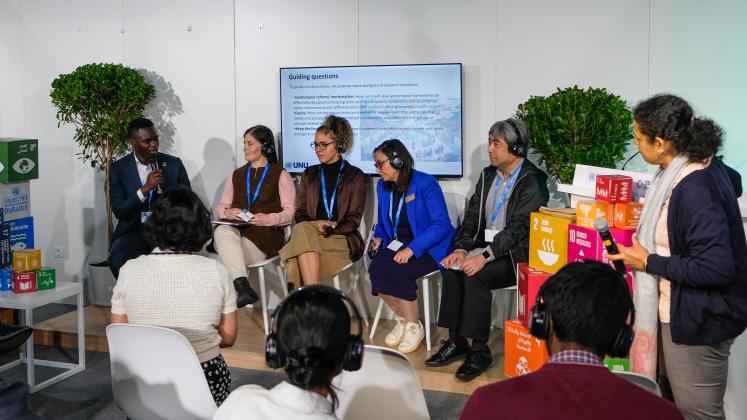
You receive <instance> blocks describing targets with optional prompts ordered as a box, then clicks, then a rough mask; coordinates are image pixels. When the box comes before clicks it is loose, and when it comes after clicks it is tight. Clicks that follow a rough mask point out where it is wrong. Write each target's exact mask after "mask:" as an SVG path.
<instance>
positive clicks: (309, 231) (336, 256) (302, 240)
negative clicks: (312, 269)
mask: <svg viewBox="0 0 747 420" xmlns="http://www.w3.org/2000/svg"><path fill="white" fill-rule="evenodd" d="M304 252H316V253H317V254H319V256H320V258H321V266H320V267H319V278H320V279H327V278H330V277H332V276H334V275H335V274H337V273H339V272H340V270H341V269H342V267H345V266H346V265H348V264H350V250H349V249H348V239H347V237H345V235H332V236H329V237H326V236H323V235H320V234H319V232H317V230H316V227H314V225H313V224H311V223H310V222H301V223H297V224H296V225H295V226H293V231H292V232H291V237H290V241H288V243H287V244H285V246H284V247H282V248H281V249H280V252H279V254H280V260H281V261H283V262H284V263H285V278H286V280H288V281H289V282H291V283H293V285H294V286H295V287H298V286H300V285H301V272H300V270H299V268H298V256H299V255H301V254H303V253H304Z"/></svg>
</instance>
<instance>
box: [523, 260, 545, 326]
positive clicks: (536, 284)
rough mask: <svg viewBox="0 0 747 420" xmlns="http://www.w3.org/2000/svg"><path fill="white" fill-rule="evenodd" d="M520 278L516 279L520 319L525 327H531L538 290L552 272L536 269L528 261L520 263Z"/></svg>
mask: <svg viewBox="0 0 747 420" xmlns="http://www.w3.org/2000/svg"><path fill="white" fill-rule="evenodd" d="M518 272H519V278H518V279H517V281H516V289H517V293H516V299H517V301H518V302H517V305H516V306H517V308H518V312H519V316H518V320H519V322H521V323H522V324H523V325H524V327H526V328H529V320H530V319H531V315H530V314H531V312H532V306H534V301H535V300H536V299H537V292H539V288H540V286H542V283H544V282H545V280H547V279H548V278H549V277H550V276H551V274H550V273H545V272H544V271H539V270H535V269H533V268H530V267H529V266H528V265H527V264H526V263H519V264H518Z"/></svg>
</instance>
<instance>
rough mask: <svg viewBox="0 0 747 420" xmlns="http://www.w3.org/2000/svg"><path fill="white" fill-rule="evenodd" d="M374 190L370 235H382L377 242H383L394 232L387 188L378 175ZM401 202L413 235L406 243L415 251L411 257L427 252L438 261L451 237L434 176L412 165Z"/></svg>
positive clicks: (449, 222) (384, 243)
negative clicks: (376, 201)
mask: <svg viewBox="0 0 747 420" xmlns="http://www.w3.org/2000/svg"><path fill="white" fill-rule="evenodd" d="M376 194H377V196H378V199H379V211H378V220H379V222H378V223H377V224H376V230H375V231H374V236H375V237H377V238H381V239H382V241H383V242H382V243H381V246H387V244H389V242H390V241H391V240H392V237H393V236H394V235H393V232H392V229H393V228H392V222H391V220H390V218H389V216H388V215H387V213H388V212H389V199H390V197H389V191H387V190H385V189H384V180H382V179H380V180H379V182H378V184H377V185H376ZM410 198H412V199H410ZM405 202H406V204H405V206H407V220H408V221H409V222H410V228H411V229H412V233H413V236H414V237H415V239H413V240H412V242H410V243H409V244H408V245H407V246H408V248H410V249H411V250H412V252H413V254H415V258H420V257H421V256H422V255H423V254H424V253H425V252H427V253H429V254H430V256H431V257H433V260H435V261H436V263H437V264H438V263H440V262H441V260H443V259H444V258H445V257H446V256H447V255H449V253H450V252H451V240H452V239H453V238H454V227H453V226H451V220H450V219H449V212H448V211H447V210H446V200H444V193H443V191H441V187H439V185H438V182H436V179H435V178H434V177H432V176H430V175H428V174H426V173H423V172H420V171H416V170H414V169H413V171H412V179H411V180H410V186H409V187H407V193H406V194H405Z"/></svg>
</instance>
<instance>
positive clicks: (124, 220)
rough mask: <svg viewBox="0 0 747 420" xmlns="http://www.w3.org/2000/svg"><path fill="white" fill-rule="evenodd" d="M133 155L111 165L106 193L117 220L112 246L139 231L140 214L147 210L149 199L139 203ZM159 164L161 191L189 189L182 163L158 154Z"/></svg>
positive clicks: (140, 184) (169, 156)
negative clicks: (129, 233) (119, 239)
mask: <svg viewBox="0 0 747 420" xmlns="http://www.w3.org/2000/svg"><path fill="white" fill-rule="evenodd" d="M135 159H136V158H135V155H134V154H132V153H129V154H128V155H126V156H125V157H123V158H121V159H119V160H117V161H116V162H114V163H113V164H112V167H111V169H110V171H109V191H110V199H111V203H112V211H113V212H114V215H115V216H116V217H117V227H116V229H114V235H113V236H112V243H113V242H114V240H115V239H117V237H119V236H121V235H123V234H125V233H127V232H129V231H131V230H134V229H140V228H141V227H142V224H141V223H140V212H141V211H147V210H148V200H147V198H146V200H145V203H142V202H140V198H138V196H137V190H139V189H140V187H142V186H143V184H142V182H140V177H139V176H138V174H137V166H136V165H135ZM157 159H158V164H159V166H160V169H161V172H163V182H162V185H163V189H164V190H169V189H173V188H177V187H185V188H191V187H190V184H189V177H188V176H187V170H186V169H184V165H183V164H182V161H181V160H180V159H179V158H177V157H174V156H171V155H167V154H165V153H159V154H158V158H157Z"/></svg>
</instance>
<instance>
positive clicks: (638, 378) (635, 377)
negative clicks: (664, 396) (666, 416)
mask: <svg viewBox="0 0 747 420" xmlns="http://www.w3.org/2000/svg"><path fill="white" fill-rule="evenodd" d="M612 373H614V374H615V375H617V376H619V377H621V378H623V379H626V380H628V381H630V382H632V383H634V384H636V385H638V386H639V387H641V388H643V389H645V390H646V391H649V392H652V393H654V394H656V395H658V396H660V397H661V388H659V384H657V383H656V381H655V380H653V379H651V378H649V377H648V376H643V375H639V374H637V373H633V372H624V371H620V370H613V371H612Z"/></svg>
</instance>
